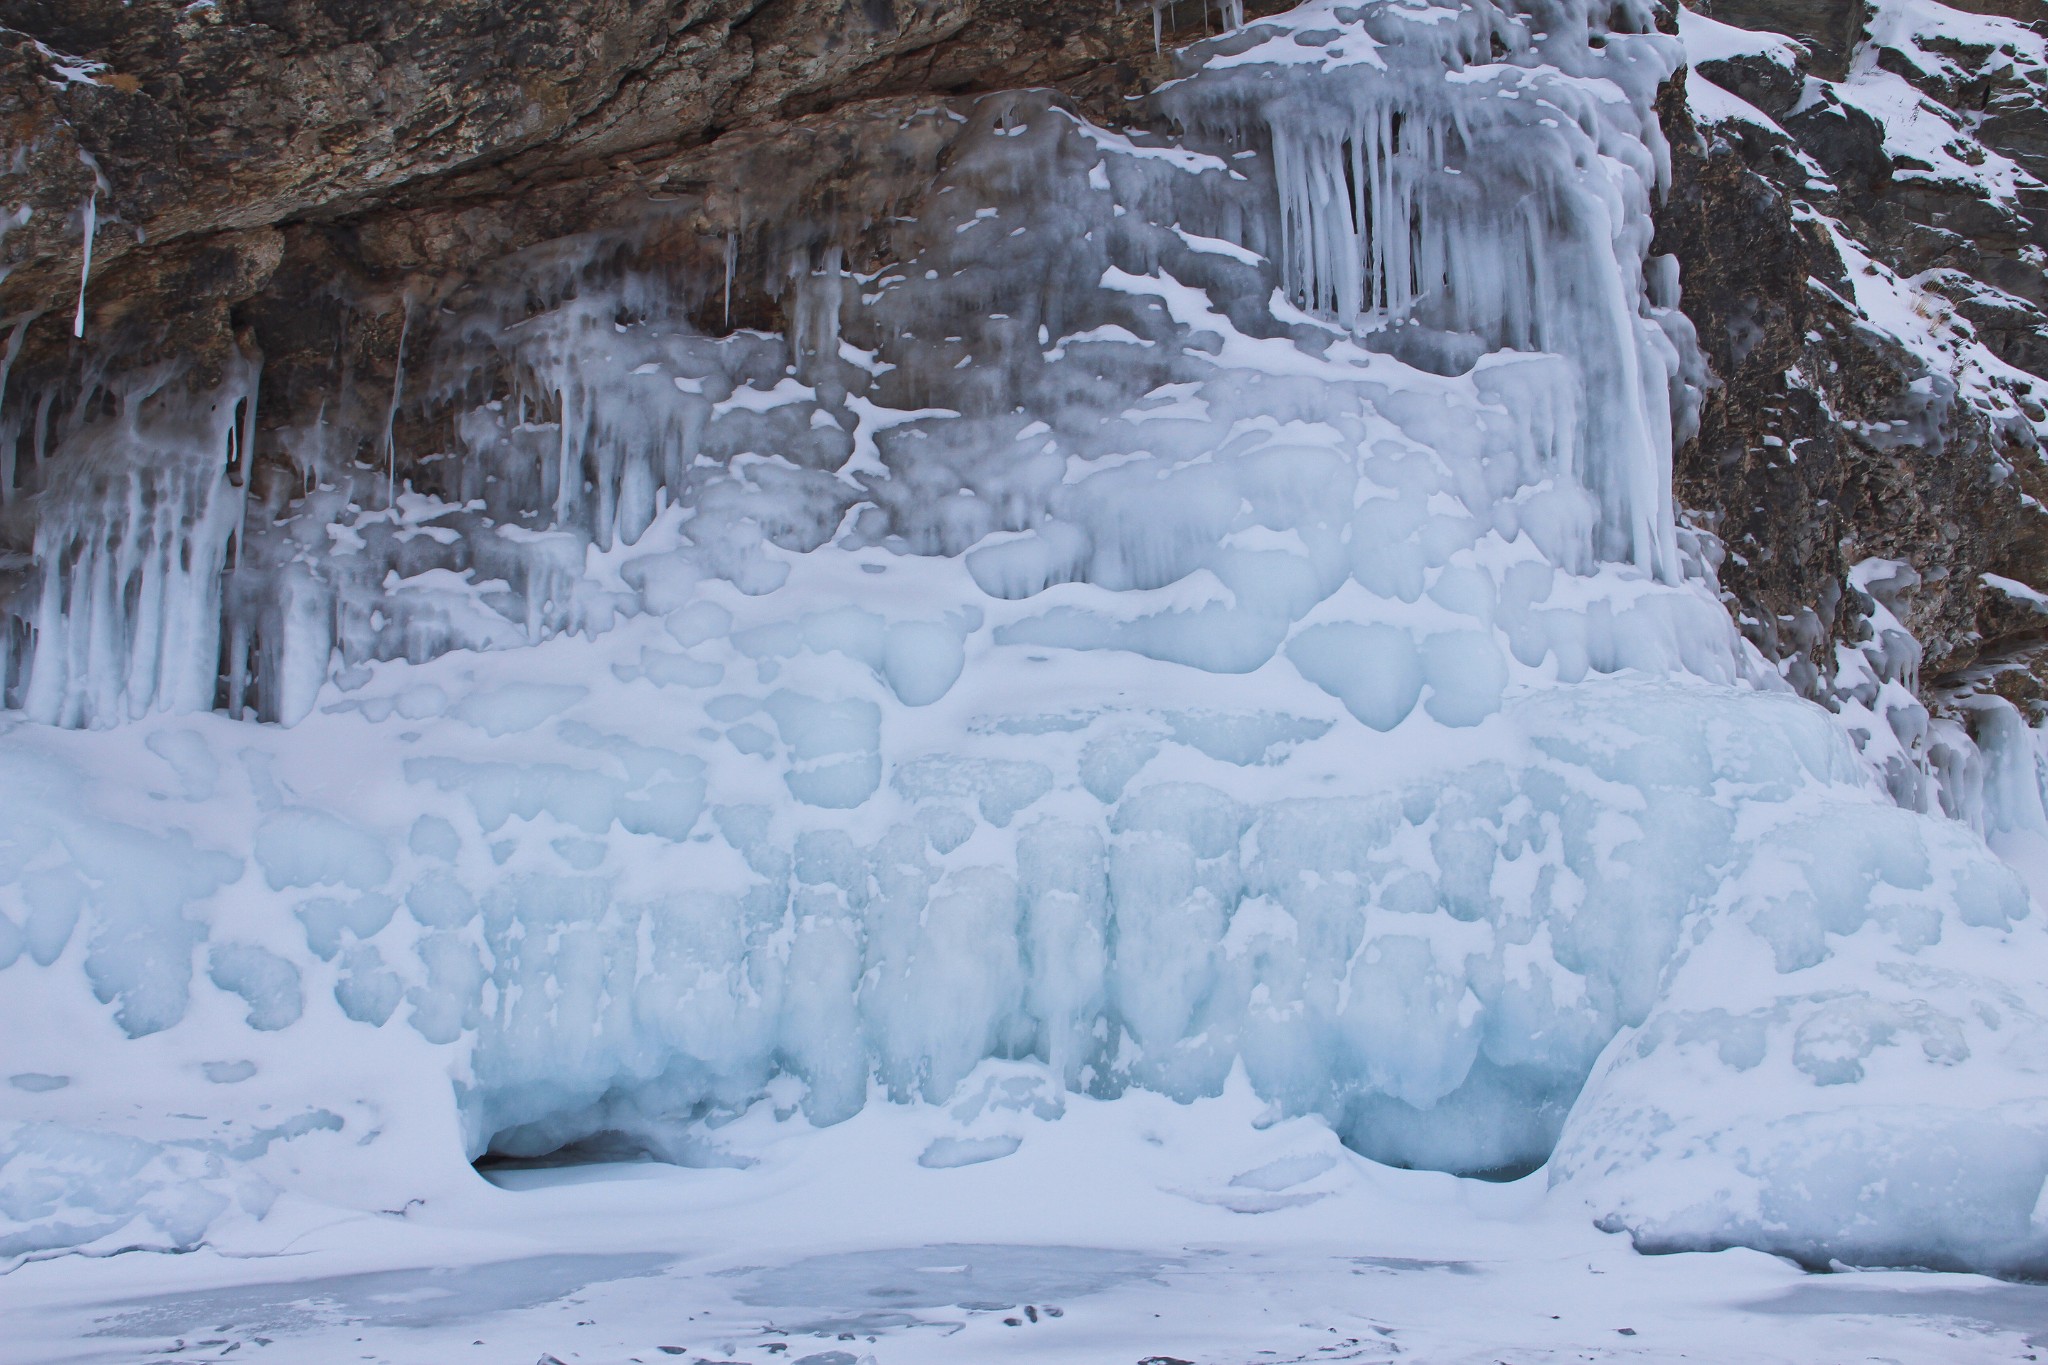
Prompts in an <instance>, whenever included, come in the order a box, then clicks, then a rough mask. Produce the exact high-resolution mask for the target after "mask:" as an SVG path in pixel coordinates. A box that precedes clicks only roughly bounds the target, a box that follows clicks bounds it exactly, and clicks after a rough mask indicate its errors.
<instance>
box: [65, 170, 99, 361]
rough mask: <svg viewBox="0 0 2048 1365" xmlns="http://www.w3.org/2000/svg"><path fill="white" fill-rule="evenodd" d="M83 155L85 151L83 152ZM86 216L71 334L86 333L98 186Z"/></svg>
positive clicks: (87, 205)
mask: <svg viewBox="0 0 2048 1365" xmlns="http://www.w3.org/2000/svg"><path fill="white" fill-rule="evenodd" d="M81 155H83V153H81ZM81 212H83V214H84V216H85V260H84V263H83V264H82V265H80V266H79V268H78V312H77V314H76V315H75V316H74V317H73V318H72V320H71V335H73V336H75V337H83V336H84V335H85V286H86V284H87V282H88V281H90V280H91V279H92V238H93V234H94V233H95V232H97V231H98V230H99V225H100V195H99V189H98V187H97V186H95V187H94V189H93V192H92V194H91V195H90V196H89V197H87V199H86V201H85V207H84V209H83V210H81Z"/></svg>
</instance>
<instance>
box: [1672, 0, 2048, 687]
mask: <svg viewBox="0 0 2048 1365" xmlns="http://www.w3.org/2000/svg"><path fill="white" fill-rule="evenodd" d="M1969 8H1970V9H1973V10H1978V11H1981V12H1989V13H2005V12H2007V10H2006V9H2003V8H2001V7H2000V6H1997V5H1990V4H1977V5H1972V6H1969ZM1700 9H1701V10H1703V11H1705V12H1707V13H1709V14H1711V15H1712V16H1714V17H1715V18H1718V19H1719V20H1721V21H1722V22H1725V23H1730V24H1735V25H1737V26H1740V27H1748V28H1755V29H1766V30H1772V31H1776V32H1781V33H1786V34H1789V35H1791V36H1793V37H1795V38H1798V39H1800V40H1802V41H1803V42H1804V43H1805V45H1806V55H1805V57H1804V58H1803V60H1802V61H1801V62H1800V63H1799V64H1798V65H1797V66H1796V67H1795V68H1787V67H1784V66H1782V65H1779V64H1776V63H1774V62H1772V61H1770V60H1768V59H1765V58H1761V57H1746V56H1744V57H1734V58H1727V59H1721V60H1713V61H1708V62H1704V63H1702V65H1701V68H1700V70H1699V71H1698V72H1697V73H1695V76H1694V79H1695V80H1697V79H1700V78H1701V77H1704V78H1706V79H1708V80H1710V81H1712V82H1713V83H1715V84H1716V85H1719V86H1720V87H1721V88H1723V89H1725V90H1727V91H1729V92H1731V93H1733V94H1735V95H1737V96H1739V97H1740V98H1742V99H1744V100H1746V101H1748V102H1749V103H1750V104H1751V105H1752V106H1754V107H1755V109H1756V110H1757V111H1758V112H1759V113H1760V114H1761V115H1762V116H1763V118H1762V119H1761V121H1760V122H1759V121H1745V120H1727V121H1722V122H1719V123H1716V124H1714V125H1713V126H1708V127H1700V126H1696V125H1695V124H1694V123H1693V120H1692V119H1691V118H1690V117H1689V116H1687V114H1686V113H1685V109H1684V105H1683V103H1682V102H1681V101H1679V100H1678V99H1676V98H1675V97H1674V98H1672V99H1670V100H1669V101H1667V108H1666V124H1667V131H1668V132H1669V134H1670V136H1671V140H1672V143H1673V147H1674V166H1673V179H1674V188H1673V192H1672V194H1671V197H1670V199H1669V200H1668V202H1667V203H1666V204H1665V205H1664V207H1663V209H1662V211H1661V212H1660V214H1659V216H1658V249H1660V250H1668V251H1671V252H1673V253H1674V254H1676V255H1677V256H1678V257H1679V259H1680V261H1681V262H1682V265H1683V271H1684V299H1683V306H1684V308H1685V310H1686V312H1687V313H1688V315H1689V316H1691V318H1692V319H1693V322H1694V324H1695V326H1696V327H1697V329H1698V332H1699V339H1700V345H1701V348H1702V350H1703V351H1704V352H1705V355H1706V359H1707V361H1708V364H1709V366H1710V368H1711V370H1712V372H1713V374H1714V376H1715V380H1716V383H1715V384H1714V385H1713V387H1712V388H1711V389H1710V392H1709V394H1708V398H1707V402H1706V404H1705V407H1704V411H1703V412H1702V418H1701V427H1700V432H1699V435H1698V437H1697V439H1696V440H1695V441H1693V442H1692V443H1690V444H1689V445H1688V446H1687V447H1686V448H1685V449H1684V450H1683V451H1682V452H1681V453H1680V456H1679V460H1678V468H1677V471H1676V482H1677V488H1678V494H1679V498H1680V501H1681V502H1682V503H1683V504H1684V505H1685V506H1687V507H1689V508H1692V509H1695V510H1696V512H1697V513H1698V514H1699V515H1700V516H1701V517H1702V518H1703V519H1704V520H1706V521H1708V522H1709V523H1711V525H1712V526H1713V527H1714V529H1716V530H1717V531H1718V533H1719V534H1720V535H1721V536H1722V537H1723V538H1724V539H1725V541H1726V544H1727V548H1728V555H1729V558H1728V561H1727V562H1726V563H1725V564H1724V565H1723V567H1722V570H1721V579H1722V584H1723V587H1724V589H1725V590H1726V591H1727V594H1728V596H1729V598H1730V606H1731V609H1732V610H1733V611H1734V612H1735V614H1736V616H1737V619H1738V621H1739V622H1740V623H1741V624H1742V626H1743V628H1744V630H1745V632H1746V633H1747V634H1749V635H1750V637H1751V638H1752V639H1753V640H1755V641H1756V642H1757V643H1758V644H1759V645H1760V646H1762V647H1763V648H1764V650H1765V651H1766V653H1767V654H1770V655H1772V656H1773V657H1776V658H1779V659H1781V660H1782V661H1783V666H1784V667H1785V669H1786V672H1787V676H1788V677H1789V678H1790V679H1791V680H1792V681H1794V683H1795V684H1796V685H1798V686H1800V687H1801V689H1802V690H1804V691H1806V692H1808V694H1809V695H1815V696H1819V697H1821V698H1823V699H1825V698H1826V697H1827V695H1828V693H1829V689H1830V687H1831V685H1832V683H1831V679H1832V677H1833V675H1834V671H1835V648H1836V646H1837V645H1838V644H1854V643H1858V642H1861V641H1864V640H1867V639H1868V637H1869V628H1868V626H1867V624H1866V622H1865V619H1864V618H1865V616H1866V614H1867V612H1868V610H1869V607H1870V603H1869V601H1868V599H1867V598H1862V595H1861V594H1859V593H1857V592H1856V591H1855V590H1854V589H1852V588H1850V587H1849V585H1848V579H1847V572H1848V570H1849V568H1850V567H1851V566H1853V565H1854V564H1856V563H1857V562H1859V561H1861V560H1864V559H1869V558H1880V559H1892V560H1900V561H1903V562H1905V563H1907V564H1909V565H1911V566H1912V568H1913V570H1914V572H1915V574H1916V575H1917V577H1918V579H1919V582H1918V583H1917V584H1916V585H1915V586H1914V588H1913V589H1912V590H1911V591H1910V592H1908V593H1906V594H1905V595H1904V596H1903V597H1901V598H1900V600H1898V601H1897V602H1896V603H1894V604H1893V605H1895V606H1896V607H1897V609H1898V610H1899V611H1900V613H1901V616H1902V618H1903V619H1904V621H1905V623H1906V624H1907V626H1908V627H1909V628H1911V629H1912V631H1913V632H1914V634H1915V635H1916V636H1917V637H1918V639H1919V640H1920V642H1921V644H1922V647H1923V648H1924V650H1925V661H1924V663H1925V679H1924V684H1923V685H1924V686H1925V687H1926V689H1927V695H1928V696H1929V697H1930V699H1931V700H1933V701H1935V702H1936V704H1937V706H1939V705H1940V704H1941V698H1942V694H1943V692H1944V691H1945V689H1946V687H1948V686H1950V685H1953V684H1954V683H1955V682H1957V681H1958V680H1959V675H1960V674H1961V673H1962V671H1963V670H1966V669H1967V668H1968V667H1969V666H1970V665H1972V664H1974V663H1976V662H1978V661H1979V660H1990V659H1996V660H1999V661H2000V667H2001V668H2006V669H2007V671H2008V672H2012V673H2014V675H2015V676H2014V677H2013V678H2011V679H2010V680H2009V684H2008V686H2007V687H2006V690H2013V686H2015V685H2016V686H2017V691H2016V693H2015V695H2018V696H2021V697H2024V698H2025V699H2028V700H2032V701H2036V702H2038V701H2039V700H2040V688H2039V686H2038V685H2037V684H2034V683H2032V682H2030V681H2024V678H2025V677H2026V666H2025V661H2026V660H2027V659H2028V658H2030V657H2031V655H2032V654H2033V652H2034V651H2035V650H2036V649H2037V648H2038V646H2037V644H2036V641H2037V639H2038V636H2039V618H2038V617H2037V616H2036V615H2035V614H2034V613H2033V612H2032V611H2030V610H2028V609H2027V608H2025V607H2024V606H2021V605H2018V604H2015V603H2014V602H2013V601H2012V600H2011V599H2010V598H2009V597H2007V596H2005V595H2004V594H2001V593H1999V592H1996V591H1993V590H1991V589H1988V588H1987V587H1986V586H1985V584H1984V582H1983V577H1982V576H1983V575H1984V574H1986V573H1992V574H1996V575H2001V576H2003V577H2006V578H2010V579H2015V580H2018V581H2020V582H2023V583H2038V582H2043V581H2048V526H2044V521H2043V517H2042V515H2041V512H2040V502H2039V500H2040V499H2041V498H2042V496H2043V494H2044V491H2048V472H2044V469H2043V466H2042V462H2041V457H2040V454H2039V450H2038V440H2037V437H2036V433H2035V430H2034V426H2035V423H2036V422H2038V421H2039V419H2040V418H2041V417H2042V416H2043V412H2042V409H2041V407H2040V398H2039V394H2038V392H2037V390H2036V389H2035V387H2034V380H2035V378H2036V377H2038V376H2041V375H2044V374H2048V365H2044V361H2048V345H2044V342H2048V320H2044V318H2043V316H2042V314H2041V311H2040V304H2041V303H2042V302H2043V301H2044V300H2048V277H2044V276H2043V273H2042V270H2041V265H2042V263H2043V260H2044V257H2043V255H2042V252H2041V249H2040V248H2041V243H2042V242H2043V241H2044V240H2048V237H2044V229H2048V214H2044V212H2043V207H2044V205H2043V203H2042V201H2041V200H2040V199H2039V198H2038V197H2037V196H2036V195H2035V194H2034V193H2032V192H2031V191H2028V190H2026V189H2025V188H2024V187H2023V188H2022V190H2021V192H2020V194H2019V195H2018V196H2017V198H2016V199H2012V200H2003V201H2001V200H1999V199H1997V198H1995V197H1992V196H1990V195H1987V194H1985V193H1983V192H1982V191H1981V189H1979V188H1978V187H1976V186H1974V185H1972V184H1970V183H1968V182H1966V181H1958V180H1956V179H1954V178H1950V177H1944V176H1942V175H1937V174H1928V173H1927V172H1929V170H1930V167H1929V165H1928V164H1927V163H1925V162H1923V161H1921V160H1919V159H1917V158H1916V157H1915V156H1913V155H1912V154H1911V153H1909V152H1904V151H1901V150H1900V149H1899V148H1898V147H1897V145H1896V143H1895V141H1894V142H1888V140H1887V133H1886V129H1885V127H1884V126H1883V125H1882V124H1880V123H1879V122H1878V121H1877V119H1875V118H1873V117H1872V116H1871V115H1869V114H1867V113H1865V112H1864V111H1863V110H1862V109H1861V108H1859V107H1857V105H1856V103H1855V97H1854V95H1853V94H1847V95H1844V96H1843V97H1840V98H1838V97H1837V93H1836V90H1837V87H1834V86H1832V85H1829V84H1827V83H1826V82H1827V81H1828V80H1830V79H1834V78H1839V77H1840V76H1842V75H1844V74H1846V73H1847V70H1848V67H1847V61H1846V58H1847V56H1848V54H1849V53H1850V52H1852V51H1856V50H1860V51H1861V52H1862V53H1863V54H1864V57H1865V58H1867V59H1869V63H1868V64H1869V65H1874V66H1875V67H1876V68H1877V70H1878V71H1879V72H1883V73H1890V74H1892V75H1896V76H1898V77H1899V78H1900V79H1901V80H1903V81H1904V82H1905V83H1906V84H1907V85H1909V86H1910V87H1912V89H1913V91H1914V92H1916V93H1917V94H1918V95H1919V96H1921V97H1924V99H1925V100H1926V102H1927V104H1926V106H1925V111H1926V112H1927V113H1929V114H1930V115H1931V116H1934V117H1941V118H1944V119H1946V120H1948V121H1950V122H1951V123H1952V125H1953V127H1954V128H1955V130H1956V133H1957V136H1956V138H1955V140H1954V141H1953V142H1952V143H1951V144H1950V146H1951V147H1952V148H1953V154H1954V155H1955V156H1956V157H1957V159H1958V160H1959V161H1962V162H1964V163H1965V164H1967V165H1972V166H1974V165H1982V164H1984V163H1985V162H1986V161H1987V160H1989V159H1990V158H1991V157H1992V156H2005V157H2010V158H2011V159H2012V161H2014V162H2016V163H2018V164H2019V165H2020V166H2021V167H2022V168H2024V170H2025V171H2027V172H2032V173H2034V174H2037V175H2038V174H2042V173H2044V172H2048V163H2044V162H2043V161H2042V159H2041V152H2042V151H2043V150H2044V149H2048V144H2043V143H2041V142H2040V141H2039V140H2038V138H2036V137H2035V135H2034V133H2033V131H2032V130H2033V128H2034V126H2035V125H2034V121H2035V120H2038V119H2040V118H2041V117H2042V113H2041V111H2042V108H2043V103H2042V95H2043V79H2044V73H2043V72H2041V71H2040V69H2039V68H2038V66H2037V65H2034V64H2030V62H2029V61H2028V60H2027V53H2026V52H2025V51H2024V50H2019V49H2012V48H2000V47H1998V46H1996V45H1994V44H1989V43H1985V42H1981V41H1978V40H1976V39H1975V38H1969V39H1967V40H1957V39H1950V38H1947V37H1944V36H1940V35H1936V36H1933V37H1925V38H1922V39H1920V40H1919V42H1918V43H1917V44H1916V43H1915V42H1914V40H1913V39H1912V38H1910V37H1905V38H1901V37H1900V36H1899V35H1897V34H1893V35H1892V37H1891V39H1890V40H1889V41H1888V42H1878V41H1874V40H1873V39H1872V37H1871V33H1870V30H1869V29H1868V28H1867V25H1869V24H1870V22H1871V21H1872V19H1873V13H1872V11H1870V10H1869V9H1868V8H1867V7H1866V6H1865V5H1864V4H1863V3H1862V0H1810V2H1809V0H1801V2H1800V3H1797V4H1791V3H1778V2H1777V0H1712V2H1711V3H1709V4H1704V5H1702V6H1700ZM2030 9H2031V12H2030V13H2029V14H2028V15H2027V16H2026V17H2029V18H2038V17H2039V11H2038V8H2037V7H2030ZM1958 28H1959V29H1962V28H1963V26H1961V25H1959V26H1958ZM1916 48H1917V50H1915V49H1916ZM1813 78H1821V79H1820V80H1818V81H1816V80H1815V79H1813ZM1840 88H1841V89H1842V90H1844V91H1849V90H1851V89H1852V87H1849V86H1843V87H1840ZM1773 120H1775V121H1776V123H1775V126H1769V125H1771V123H1772V121H1773ZM1937 126H1938V125H1937ZM1845 253H1846V254H1845ZM1876 272H1885V273H1886V275H1887V278H1888V279H1891V280H1895V281H1897V282H1898V284H1897V292H1898V293H1899V294H1900V296H1901V297H1902V298H1910V299H1911V300H1912V303H1911V306H1910V309H1909V310H1908V311H1910V312H1911V313H1913V314H1914V315H1915V316H1914V317H1913V318H1909V319H1908V321H1909V322H1911V323H1912V325H1913V326H1912V330H1915V331H1916V332H1918V333H1921V334H1922V335H1921V340H1920V342H1919V343H1916V344H1917V349H1916V348H1915V345H1909V344H1907V342H1906V341H1905V340H1904V339H1903V338H1902V336H1901V335H1900V334H1899V333H1898V332H1897V331H1896V330H1895V329H1896V328H1897V326H1898V323H1897V322H1896V321H1888V320H1887V319H1884V318H1874V317H1871V316H1867V315H1865V313H1864V312H1863V310H1862V309H1860V308H1858V307H1857V306H1856V304H1855V303H1854V302H1853V300H1854V299H1855V298H1856V297H1857V294H1856V285H1857V283H1858V280H1857V278H1856V276H1857V275H1859V274H1860V275H1863V276H1870V275H1872V274H1874V273H1876ZM1923 324H1924V326H1923ZM1942 338H1947V344H1948V345H1949V348H1950V349H1949V350H1948V351H1947V352H1943V351H1940V350H1939V344H1940V342H1941V339H1942ZM1930 341H1931V342H1932V343H1933V344H1930ZM1970 343H1981V344H1982V345H1983V346H1984V347H1985V348H1987V349H1988V351H1989V352H1990V356H1989V357H1984V358H1983V359H1982V360H1980V361H1979V362H1970V363H1965V362H1964V361H1963V360H1962V358H1961V357H1962V355H1963V353H1964V352H1965V351H1967V350H1968V347H1969V345H1970ZM1975 354H1978V355H1979V356H1980V357H1981V356H1982V353H1981V352H1977V353H1975ZM2001 362H2002V364H2003V365H2004V366H2009V367H2011V368H2010V369H2009V370H1999V368H1998V367H1999V365H2000V363H2001ZM1987 365H1988V366H1989V369H1987V368H1986V366H1987ZM1972 366H1974V368H1972ZM1966 371H1967V373H1966ZM1972 384H1975V385H1976V386H1977V387H1976V390H1975V392H1974V395H1973V392H1972V391H1971V388H1970V386H1971V385H1972ZM1859 599H1860V600H1859ZM2015 662H2017V663H2019V664H2021V665H2022V666H2021V667H2020V668H2018V669H2013V668H2012V667H2011V665H2012V664H2013V663H2015Z"/></svg>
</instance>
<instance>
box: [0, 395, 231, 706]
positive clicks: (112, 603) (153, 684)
mask: <svg viewBox="0 0 2048 1365" xmlns="http://www.w3.org/2000/svg"><path fill="white" fill-rule="evenodd" d="M171 368H172V367H163V368H160V369H158V370H157V371H156V372H154V373H153V374H152V375H149V376H146V377H142V378H138V379H134V380H131V381H130V382H129V383H128V384H127V386H126V387H125V390H124V391H120V392H118V393H117V395H116V398H117V403H116V409H115V411H114V413H113V414H112V415H110V416H105V417H99V418H93V419H88V420H84V421H81V422H79V423H78V424H77V425H75V426H74V427H72V429H70V430H69V431H68V432H66V433H65V435H64V436H63V437H62V438H61V440H60V442H59V444H58V447H57V449H56V450H54V451H53V452H51V455H50V463H51V464H52V465H54V466H56V467H57V468H59V469H61V471H62V477H61V478H50V479H47V480H46V485H45V487H44V488H43V489H42V491H41V492H40V493H38V494H37V495H36V532H35V542H34V559H35V563H36V569H37V574H38V579H37V583H36V586H35V588H34V590H33V592H32V595H31V597H30V598H29V601H28V604H27V610H26V612H25V613H24V615H25V618H26V622H27V626H28V639H27V645H26V648H25V650H24V651H23V654H22V657H21V658H20V660H19V663H18V669H19V674H20V676H19V678H18V680H17V682H16V685H15V695H16V696H18V698H19V705H20V707H21V709H22V711H23V712H24V713H25V714H27V715H28V716H29V717H31V718H32V719H35V720H38V721H42V722H43V723H45V724H50V725H66V726H89V727H106V726H112V725H118V724H120V723H122V722H124V721H128V720H134V719H136V718H138V717H141V716H143V715H145V714H147V713H149V712H152V711H196V710H206V709H208V708H210V707H211V706H212V705H213V703H214V690H215V676H216V670H217V668H218V665H219V645H218V641H219V630H220V621H221V598H220V582H221V576H222V573H223V571H224V569H225V568H226V564H227V557H228V549H229V542H230V541H231V539H232V538H233V536H234V534H235V531H236V529H237V527H238V525H239V523H240V520H241V501H242V494H241V490H240V489H238V488H236V487H235V486H234V485H233V484H232V483H231V482H230V481H229V478H228V464H229V461H230V459H231V458H232V456H233V452H234V451H235V450H236V449H237V448H240V449H247V448H248V446H249V442H250V441H251V440H252V439H253V435H254V423H255V416H256V414H255V409H256V396H257V379H258V375H259V369H258V366H257V365H256V363H255V362H253V361H248V360H241V359H237V360H236V361H235V362H234V363H233V364H231V366H230V367H229V372H228V374H227V376H226V377H225V378H224V380H223V382H222V384H221V386H220V387H219V388H217V389H215V390H213V391H212V392H210V393H207V394H203V395H199V396H196V397H187V396H185V395H183V394H181V393H178V392H177V391H175V390H168V389H167V385H168V383H169V381H170V379H171V377H172V375H171V373H170V372H169V371H170V370H171ZM81 406H83V405H82V404H81Z"/></svg>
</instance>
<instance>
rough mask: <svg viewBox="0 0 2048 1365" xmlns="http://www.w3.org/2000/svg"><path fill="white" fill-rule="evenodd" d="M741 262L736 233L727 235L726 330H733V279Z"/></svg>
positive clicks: (738, 240)
mask: <svg viewBox="0 0 2048 1365" xmlns="http://www.w3.org/2000/svg"><path fill="white" fill-rule="evenodd" d="M739 260H740V239H739V234H738V233H736V232H728V233H726V234H725V330H726V331H728V332H730V331H731V330H732V277H733V271H734V270H735V269H736V268H737V267H738V265H739Z"/></svg>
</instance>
